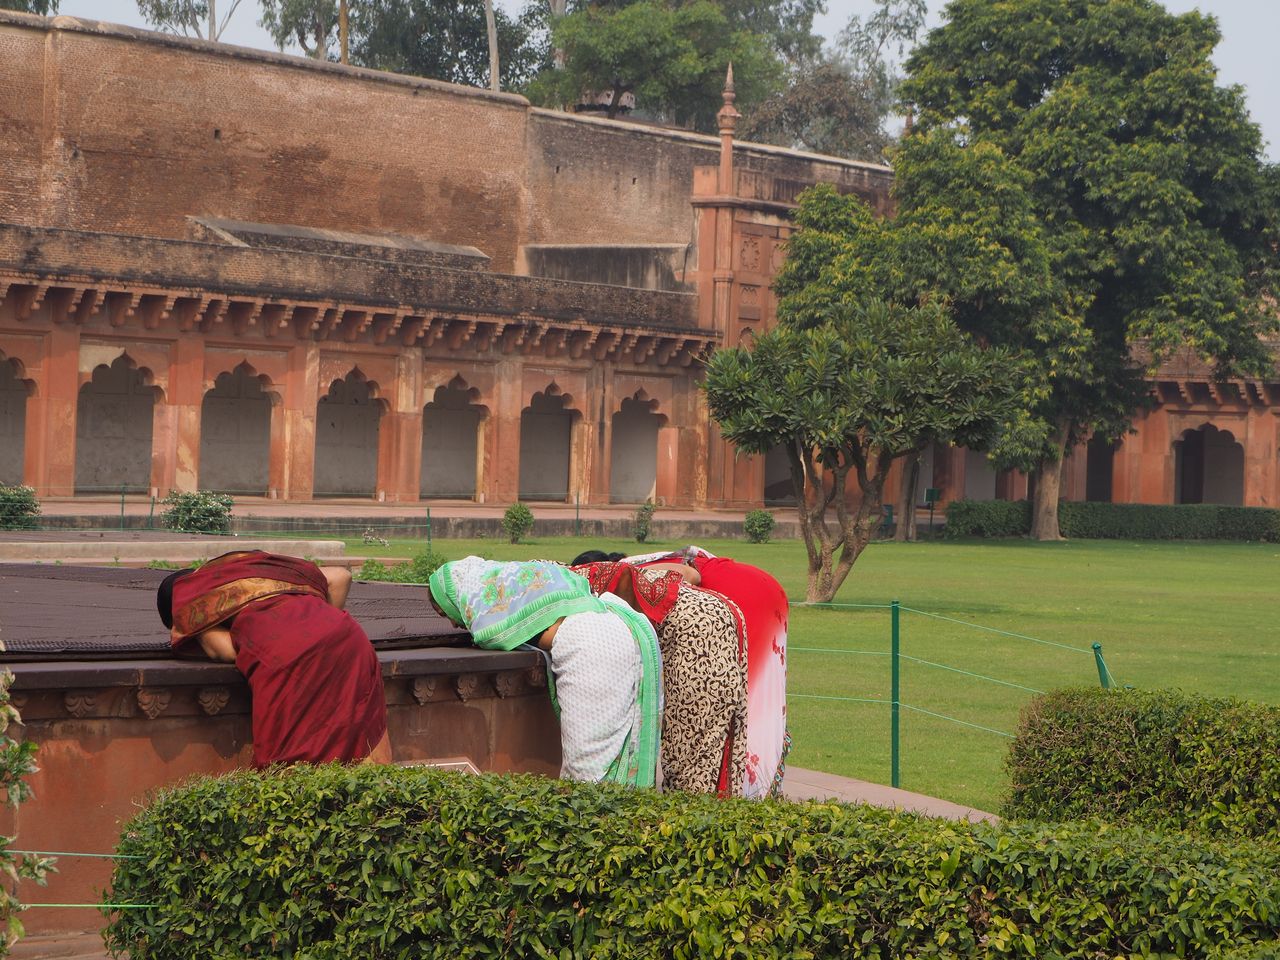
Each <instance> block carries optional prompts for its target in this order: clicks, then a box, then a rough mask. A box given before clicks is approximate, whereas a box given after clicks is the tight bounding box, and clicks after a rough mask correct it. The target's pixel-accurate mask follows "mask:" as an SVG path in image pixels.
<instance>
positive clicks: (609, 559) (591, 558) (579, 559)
mask: <svg viewBox="0 0 1280 960" xmlns="http://www.w3.org/2000/svg"><path fill="white" fill-rule="evenodd" d="M625 559H627V555H626V554H625V553H605V551H603V550H583V551H582V552H581V553H580V554H578V555H577V556H576V557H574V558H573V562H572V563H570V564H569V566H571V567H576V566H579V565H581V564H584V563H617V562H618V561H619V560H625Z"/></svg>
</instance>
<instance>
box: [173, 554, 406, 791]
mask: <svg viewBox="0 0 1280 960" xmlns="http://www.w3.org/2000/svg"><path fill="white" fill-rule="evenodd" d="M350 584H351V574H350V573H349V572H348V571H346V570H343V569H340V568H329V567H326V568H321V567H318V566H316V565H315V564H314V563H311V562H310V561H308V560H300V559H298V558H296V557H285V556H279V555H276V554H270V553H264V552H263V551H261V550H251V551H240V552H235V553H227V554H224V555H222V556H221V557H217V558H215V559H213V560H210V561H209V562H208V563H207V564H205V565H204V566H203V567H200V568H199V569H198V570H180V571H178V573H175V574H173V575H171V576H170V577H168V578H166V580H165V581H164V583H162V584H161V586H160V590H159V592H158V594H157V607H158V608H159V611H160V619H161V620H162V621H163V622H164V624H165V626H167V627H169V629H170V641H171V643H172V645H173V647H174V649H182V648H184V647H188V646H189V645H190V644H192V643H198V644H199V646H200V647H201V649H203V650H204V652H205V654H206V655H207V656H209V657H210V658H211V659H214V660H221V661H225V662H228V663H234V664H235V665H236V667H237V669H239V671H240V672H241V673H242V674H244V677H245V680H247V681H248V683H249V690H250V692H251V693H252V695H253V763H254V766H256V767H266V766H270V765H271V764H275V763H327V762H329V761H332V760H340V761H344V762H346V761H353V760H369V761H372V762H378V763H387V762H390V760H391V747H390V741H389V740H388V738H387V707H386V701H385V699H384V697H383V691H382V671H381V669H380V667H379V665H378V657H377V654H376V653H375V652H374V650H373V645H372V644H371V643H370V642H369V638H368V636H367V635H366V634H365V632H364V630H363V629H362V628H361V626H360V624H358V623H356V621H355V620H354V619H352V617H351V615H350V614H349V613H346V612H345V611H344V610H343V609H342V607H343V606H344V605H345V603H346V600H347V589H348V588H349V586H350Z"/></svg>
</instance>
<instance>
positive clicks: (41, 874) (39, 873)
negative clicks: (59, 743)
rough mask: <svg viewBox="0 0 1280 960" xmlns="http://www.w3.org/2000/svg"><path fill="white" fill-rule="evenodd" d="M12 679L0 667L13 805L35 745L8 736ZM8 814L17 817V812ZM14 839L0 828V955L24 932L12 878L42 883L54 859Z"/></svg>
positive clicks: (5, 760)
mask: <svg viewBox="0 0 1280 960" xmlns="http://www.w3.org/2000/svg"><path fill="white" fill-rule="evenodd" d="M3 649H4V645H3V644H0V650H3ZM11 683H13V674H12V673H10V672H9V671H8V670H4V671H0V793H3V795H4V797H5V799H6V800H7V802H8V804H9V806H10V807H14V808H16V807H17V806H18V804H20V803H22V802H23V801H25V800H28V799H30V797H31V788H30V787H28V786H27V784H26V781H25V780H23V777H26V776H28V775H30V774H32V773H35V772H36V761H35V755H36V745H35V743H33V742H32V741H30V740H25V739H24V740H23V741H22V742H21V743H19V742H17V741H15V740H13V739H12V738H11V737H9V736H8V729H9V725H10V724H11V723H21V722H22V717H21V716H20V715H19V714H18V708H17V707H15V706H14V705H13V702H12V700H11V699H10V697H9V685H10V684H11ZM11 817H16V813H13V814H11ZM13 839H14V838H13V837H10V836H7V835H5V833H3V832H0V871H3V874H4V877H5V880H6V882H5V883H3V884H0V957H7V956H8V955H9V948H10V947H11V946H12V945H13V943H14V941H16V940H17V939H18V938H19V937H21V936H22V932H23V930H22V921H21V920H20V919H18V914H19V913H20V912H21V910H22V906H21V904H20V903H19V902H18V898H17V896H16V895H15V894H14V890H13V886H14V884H13V881H15V880H18V879H24V880H34V881H36V882H37V883H39V884H41V885H43V884H44V879H45V874H46V873H48V872H49V870H51V869H53V860H51V859H49V858H47V857H34V856H21V855H18V854H14V853H12V852H10V850H9V844H10V843H12V842H13Z"/></svg>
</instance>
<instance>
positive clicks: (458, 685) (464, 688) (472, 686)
mask: <svg viewBox="0 0 1280 960" xmlns="http://www.w3.org/2000/svg"><path fill="white" fill-rule="evenodd" d="M453 690H454V693H456V694H457V695H458V699H459V700H461V701H462V702H463V703H466V702H467V701H468V700H471V699H472V698H474V697H475V695H476V694H478V693H479V692H480V677H479V676H478V675H477V674H474V673H460V674H458V675H457V676H456V677H454V678H453Z"/></svg>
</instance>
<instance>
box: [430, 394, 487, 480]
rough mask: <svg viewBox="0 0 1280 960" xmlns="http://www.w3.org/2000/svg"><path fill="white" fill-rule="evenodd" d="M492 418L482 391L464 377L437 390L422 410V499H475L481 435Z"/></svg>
mask: <svg viewBox="0 0 1280 960" xmlns="http://www.w3.org/2000/svg"><path fill="white" fill-rule="evenodd" d="M488 415H489V410H488V408H487V407H485V406H484V405H483V404H481V403H480V391H479V390H478V389H477V388H475V387H472V386H471V385H470V384H469V383H467V381H466V380H465V379H464V378H463V377H462V375H461V374H458V375H456V376H455V377H454V378H453V379H452V380H450V381H449V382H448V383H446V384H444V385H443V386H440V387H437V388H436V390H435V392H434V393H433V394H432V398H431V400H430V401H428V402H427V403H426V404H425V405H424V406H423V408H422V472H421V474H420V477H421V479H420V481H419V494H420V495H421V496H422V497H424V498H428V497H439V498H442V499H467V500H470V499H474V498H475V496H476V492H477V490H478V489H479V482H480V458H479V451H480V449H481V445H480V433H481V430H482V429H483V424H484V422H485V420H486V419H487V418H488Z"/></svg>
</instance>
